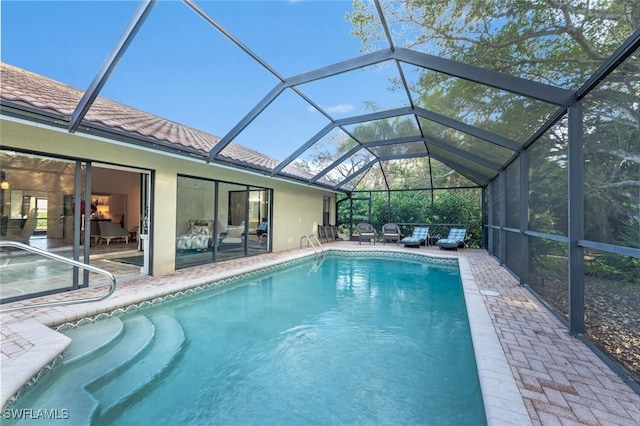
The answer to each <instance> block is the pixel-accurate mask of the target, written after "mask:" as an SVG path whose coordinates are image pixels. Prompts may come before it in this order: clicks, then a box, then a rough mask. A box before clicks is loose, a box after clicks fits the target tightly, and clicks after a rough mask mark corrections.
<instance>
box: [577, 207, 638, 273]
mask: <svg viewBox="0 0 640 426" xmlns="http://www.w3.org/2000/svg"><path fill="white" fill-rule="evenodd" d="M618 244H620V245H623V246H626V247H638V244H640V221H638V219H629V220H625V221H623V222H622V223H621V232H620V236H619V240H618ZM585 268H586V274H587V275H591V276H594V277H600V278H608V279H615V280H618V281H623V282H625V283H633V284H638V285H640V259H638V258H636V257H631V256H623V255H617V254H611V253H602V254H594V255H592V256H589V257H588V260H587V262H586V263H585Z"/></svg>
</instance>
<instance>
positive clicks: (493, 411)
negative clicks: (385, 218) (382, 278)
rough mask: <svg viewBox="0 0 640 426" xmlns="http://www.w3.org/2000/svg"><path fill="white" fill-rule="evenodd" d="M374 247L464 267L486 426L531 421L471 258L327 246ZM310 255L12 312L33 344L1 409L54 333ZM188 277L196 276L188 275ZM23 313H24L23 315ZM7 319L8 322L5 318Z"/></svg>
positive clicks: (50, 345)
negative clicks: (85, 300) (95, 299)
mask: <svg viewBox="0 0 640 426" xmlns="http://www.w3.org/2000/svg"><path fill="white" fill-rule="evenodd" d="M372 250H374V252H377V253H385V254H388V255H390V256H402V257H422V258H424V257H427V258H430V259H433V260H436V261H437V260H438V259H440V260H444V261H445V262H446V263H457V264H458V266H459V269H460V278H461V282H462V286H463V291H464V295H465V303H466V308H467V313H468V316H469V323H470V330H471V337H472V341H473V346H474V352H475V357H476V364H477V368H478V376H479V379H480V386H481V389H482V395H483V401H484V407H485V415H486V418H487V424H488V425H494V424H501V425H502V424H514V425H516V424H517V425H526V424H532V423H531V419H530V417H529V414H528V412H527V409H526V407H525V404H524V401H523V399H522V396H521V394H520V392H519V389H518V386H517V384H516V382H515V379H514V376H513V373H512V372H511V369H510V367H509V363H508V362H507V359H506V356H505V354H504V351H503V349H502V347H501V345H500V341H499V339H498V336H497V334H496V330H495V328H494V326H493V324H492V321H491V318H490V316H489V313H488V311H487V307H486V305H485V303H484V301H483V298H482V295H481V293H480V290H479V287H478V284H477V281H476V278H475V276H474V274H473V271H472V270H471V268H470V266H469V263H468V262H467V259H465V258H464V257H460V256H456V255H437V254H434V253H432V252H426V251H425V252H421V251H411V252H407V251H406V250H401V251H399V250H398V249H397V248H393V247H385V248H384V249H383V250H380V248H379V247H378V248H375V249H372V248H367V247H361V246H355V247H354V246H345V247H331V248H328V249H327V252H328V253H335V252H338V253H339V252H348V253H352V254H359V253H360V252H362V254H369V255H370V254H371V253H372ZM311 256H315V253H314V252H310V251H309V250H301V251H291V252H286V253H277V254H273V255H272V256H264V258H262V259H255V260H256V261H255V262H252V263H251V264H249V265H247V264H244V265H240V266H236V267H230V268H221V267H220V265H221V264H214V265H212V266H209V265H207V266H205V267H197V268H190V270H193V271H196V270H200V271H204V272H205V275H200V276H198V275H199V274H189V271H186V272H185V270H182V271H178V272H176V273H174V274H170V275H167V276H162V277H155V278H154V277H145V279H141V280H137V281H135V282H131V283H126V284H125V285H123V286H121V287H120V288H119V290H120V291H119V292H118V293H117V295H116V294H114V296H113V297H112V298H110V299H107V300H105V301H101V302H96V303H91V304H84V305H70V306H62V307H53V308H38V309H37V310H32V311H35V312H31V313H30V315H20V311H19V313H13V314H12V315H11V313H6V314H2V315H1V318H2V322H3V329H4V328H6V329H8V330H9V333H10V334H15V335H17V336H19V338H20V339H22V341H23V342H27V343H29V344H31V347H29V348H28V349H27V350H26V351H24V353H22V354H21V355H20V356H18V357H16V358H11V359H9V360H6V359H3V362H2V366H1V372H2V387H1V400H0V404H1V406H2V407H3V408H4V407H6V406H10V405H11V404H12V403H13V402H14V401H15V399H16V398H17V397H19V395H20V394H21V393H22V392H24V391H26V390H28V389H29V388H30V387H31V386H33V385H34V384H35V383H37V381H38V380H39V379H40V378H41V377H42V376H43V375H44V374H46V373H47V372H48V371H49V370H50V369H51V368H53V367H54V366H55V365H56V363H57V362H59V361H60V359H61V354H62V352H63V351H64V349H65V348H66V347H67V346H68V344H69V343H70V339H69V338H68V337H66V336H64V335H63V334H61V333H58V332H57V331H55V329H60V328H65V327H68V326H70V324H79V323H82V322H83V321H93V320H95V319H98V318H100V317H101V314H106V313H109V312H114V311H117V313H118V314H119V313H122V312H124V311H126V310H128V309H137V308H139V307H143V306H146V304H148V303H150V302H149V300H152V299H158V300H161V299H163V298H166V297H175V296H173V295H175V294H176V293H181V292H182V293H184V294H190V293H192V292H194V291H198V290H199V289H200V288H201V287H202V286H203V285H207V284H208V283H211V282H216V283H219V284H217V285H221V284H224V283H226V282H228V281H227V280H230V279H231V280H234V279H236V278H237V277H239V276H243V275H246V274H258V273H262V272H264V270H265V269H267V268H272V267H274V268H275V267H283V266H286V265H287V264H289V263H292V262H298V261H306V260H307V259H308V258H309V257H311ZM245 259H246V258H245ZM216 266H217V267H216ZM206 272H209V273H206ZM189 275H196V276H194V277H191V278H189ZM172 278H173V279H172ZM176 278H179V280H180V281H179V282H177V280H176ZM185 278H186V279H185ZM150 281H153V283H154V284H153V285H145V286H143V287H144V288H143V289H140V288H139V287H140V282H144V283H148V282H150ZM166 281H171V283H170V285H167V284H169V283H167V282H166ZM136 283H137V284H136ZM141 290H143V291H141ZM150 290H152V291H150ZM84 291H85V292H91V291H93V292H97V291H98V290H96V289H85V290H84ZM65 297H69V295H68V293H67V294H63V295H57V296H55V297H49V299H51V298H54V299H64V298H65ZM27 303H28V302H27ZM27 303H25V304H27ZM131 307H132V308H131ZM25 312H26V311H21V313H22V314H24V313H25ZM21 317H22V318H21ZM24 317H27V318H24ZM9 318H10V319H9ZM7 319H9V321H6V320H7ZM12 320H13V321H12ZM2 337H3V340H4V339H5V338H6V337H7V336H5V332H4V331H3V336H2ZM3 352H4V351H3Z"/></svg>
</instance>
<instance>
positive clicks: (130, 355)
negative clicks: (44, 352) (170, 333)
mask: <svg viewBox="0 0 640 426" xmlns="http://www.w3.org/2000/svg"><path fill="white" fill-rule="evenodd" d="M122 324H123V327H122V332H121V333H120V334H119V335H118V336H117V338H114V339H111V340H109V344H106V345H101V346H100V349H101V350H97V349H94V350H93V351H92V352H93V354H94V356H92V357H82V356H80V358H78V357H77V356H76V359H77V360H76V361H75V362H71V363H65V364H64V365H63V366H62V368H61V369H60V371H59V372H54V373H52V374H51V377H45V380H44V381H45V382H46V383H47V385H46V386H38V387H37V388H36V389H34V392H33V393H27V394H26V395H25V396H24V398H22V399H21V400H20V401H19V403H18V405H17V406H16V407H14V408H31V409H34V410H37V409H42V408H43V407H46V408H50V407H55V408H58V407H63V408H64V409H65V410H68V411H67V412H68V413H69V415H70V416H72V417H71V418H61V419H47V425H50V424H61V425H69V424H90V423H91V420H92V418H93V416H94V413H95V412H96V410H97V408H98V401H96V400H95V398H94V397H93V396H92V395H91V394H90V393H89V392H88V391H87V390H86V389H85V386H86V384H87V383H88V382H90V381H94V380H96V374H97V373H98V374H99V376H98V377H104V376H105V375H109V374H113V372H115V371H118V370H119V369H121V368H122V366H123V365H126V364H127V363H130V362H131V360H132V359H135V358H136V356H137V355H139V354H140V353H141V352H143V350H144V348H145V347H147V346H148V345H149V342H150V341H151V340H152V339H153V336H154V325H153V324H152V323H151V321H149V319H147V318H146V317H144V316H136V317H133V318H129V319H126V320H124V321H123V322H122ZM78 333H80V332H78ZM58 373H63V374H58ZM44 384H45V383H42V384H41V385H44ZM37 420H41V419H37ZM37 420H36V421H35V422H34V424H38V422H37ZM71 420H72V421H71ZM70 421H71V423H70ZM40 423H41V421H40ZM20 424H21V425H22V424H29V422H26V423H24V422H20Z"/></svg>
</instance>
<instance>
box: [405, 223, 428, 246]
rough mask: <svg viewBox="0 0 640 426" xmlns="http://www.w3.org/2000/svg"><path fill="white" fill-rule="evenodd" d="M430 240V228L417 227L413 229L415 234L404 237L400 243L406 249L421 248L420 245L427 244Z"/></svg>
mask: <svg viewBox="0 0 640 426" xmlns="http://www.w3.org/2000/svg"><path fill="white" fill-rule="evenodd" d="M427 238H429V227H428V226H416V227H415V228H413V233H412V234H411V236H410V237H404V238H403V239H402V240H400V242H401V243H402V244H404V246H405V247H420V244H425V243H426V241H427Z"/></svg>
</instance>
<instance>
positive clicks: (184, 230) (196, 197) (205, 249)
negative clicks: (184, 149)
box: [176, 176, 215, 269]
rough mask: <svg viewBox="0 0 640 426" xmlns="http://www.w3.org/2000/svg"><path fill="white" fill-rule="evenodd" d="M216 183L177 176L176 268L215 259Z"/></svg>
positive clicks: (209, 261)
mask: <svg viewBox="0 0 640 426" xmlns="http://www.w3.org/2000/svg"><path fill="white" fill-rule="evenodd" d="M214 194H215V183H214V182H213V181H210V180H204V179H197V178H190V177H184V176H178V199H177V203H176V269H182V268H187V267H190V266H195V265H202V264H205V263H211V262H213V249H212V247H213V236H214V218H215V215H214V208H215V206H214Z"/></svg>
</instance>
